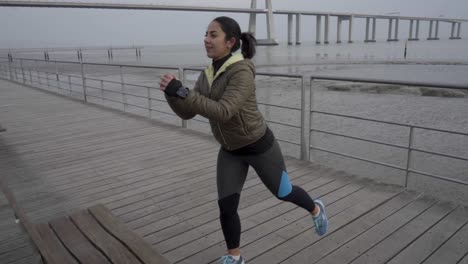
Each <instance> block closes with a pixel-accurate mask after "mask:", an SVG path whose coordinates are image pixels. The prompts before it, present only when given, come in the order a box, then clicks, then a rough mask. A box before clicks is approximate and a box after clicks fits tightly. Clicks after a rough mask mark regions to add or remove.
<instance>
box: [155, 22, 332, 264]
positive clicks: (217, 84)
mask: <svg viewBox="0 0 468 264" xmlns="http://www.w3.org/2000/svg"><path fill="white" fill-rule="evenodd" d="M241 42H242V46H241ZM255 44H256V40H255V38H254V37H253V36H252V35H251V34H250V33H241V29H240V27H239V24H238V23H237V22H236V21H235V20H233V19H232V18H229V17H218V18H215V19H214V20H213V21H212V22H211V23H210V24H209V25H208V30H207V32H206V35H205V49H206V54H207V56H208V57H209V58H211V59H213V63H212V64H211V65H210V67H208V68H207V69H206V70H205V71H204V72H202V73H201V74H200V76H199V78H198V80H197V82H196V83H195V87H194V89H193V90H189V89H188V88H186V87H184V86H183V85H182V83H181V82H180V81H178V80H176V79H175V76H173V75H170V74H166V75H164V76H163V77H161V82H160V89H161V90H162V91H164V92H165V94H166V98H167V101H168V103H169V105H170V107H171V108H172V110H173V111H174V112H175V113H176V114H177V115H178V116H179V117H181V118H183V119H191V118H193V117H194V116H195V115H197V114H198V115H201V116H204V117H206V118H208V119H209V121H210V126H211V130H212V132H213V135H214V137H215V138H216V140H217V141H218V142H219V143H220V144H221V148H220V150H219V154H218V163H217V187H218V197H219V198H218V205H219V209H220V221H221V228H222V230H223V234H224V238H225V240H226V245H227V251H228V254H227V255H225V256H223V257H222V258H221V263H225V264H228V263H229V264H230V263H234V264H237V263H238V264H240V263H245V261H244V259H243V257H241V254H240V248H239V246H240V245H239V243H240V234H241V224H240V219H239V215H238V214H237V207H238V205H239V198H240V192H241V190H242V186H243V184H244V182H245V179H246V176H247V170H248V167H249V166H252V167H253V168H254V169H255V171H256V172H257V174H258V176H259V177H260V179H261V180H262V182H263V183H264V184H265V185H266V187H267V188H268V189H269V190H270V191H271V192H272V193H273V194H274V195H275V196H276V197H277V198H279V199H281V200H283V201H288V202H292V203H294V204H296V205H297V206H300V207H302V208H304V209H306V210H308V211H309V212H310V213H311V214H312V217H313V220H314V223H315V230H316V232H317V233H318V234H319V235H324V234H325V233H326V232H327V228H328V219H327V216H326V214H325V208H324V205H323V202H322V201H320V200H315V202H314V201H313V200H312V199H311V197H310V196H309V195H308V194H307V193H306V192H305V191H304V190H303V189H302V188H300V187H298V186H294V185H291V183H290V181H289V177H288V174H287V172H286V166H285V164H284V160H283V156H282V154H281V150H280V147H279V145H278V142H277V141H276V139H275V137H274V135H273V133H272V132H271V130H270V129H269V128H268V127H267V125H266V123H265V120H264V118H263V116H262V114H261V113H260V112H259V111H258V109H257V102H256V95H255V80H254V78H255V66H254V65H253V63H252V62H251V60H250V59H251V58H252V57H253V56H254V55H255ZM240 47H241V53H237V54H233V53H234V52H236V51H237V50H238V49H239V48H240Z"/></svg>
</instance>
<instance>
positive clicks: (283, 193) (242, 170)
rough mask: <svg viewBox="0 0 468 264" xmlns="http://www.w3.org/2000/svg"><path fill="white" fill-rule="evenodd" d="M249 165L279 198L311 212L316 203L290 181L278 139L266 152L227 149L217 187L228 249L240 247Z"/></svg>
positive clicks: (219, 167) (222, 155) (222, 153)
mask: <svg viewBox="0 0 468 264" xmlns="http://www.w3.org/2000/svg"><path fill="white" fill-rule="evenodd" d="M249 166H252V168H254V169H255V171H256V172H257V174H258V176H259V177H260V179H261V180H262V182H263V184H265V186H266V187H267V188H268V189H269V190H270V191H271V192H272V193H273V194H274V195H275V196H276V197H277V198H278V199H281V200H283V201H287V202H291V203H294V204H296V205H297V206H299V207H302V208H304V209H306V210H307V211H309V212H311V211H313V210H314V207H315V203H314V201H313V200H312V198H311V197H310V196H309V194H307V192H306V191H304V190H303V189H302V188H300V187H298V186H294V185H292V184H291V182H290V181H289V176H288V174H287V172H286V166H285V164H284V160H283V155H282V154H281V149H280V147H279V145H278V142H277V141H276V140H275V142H274V143H273V146H272V147H271V148H270V149H269V150H267V151H266V152H264V153H261V154H255V155H235V154H232V153H229V152H227V151H225V150H223V149H221V150H220V151H219V154H218V164H217V186H218V205H219V209H220V221H221V228H222V230H223V234H224V238H225V240H226V245H227V248H228V249H234V248H238V247H239V243H240V233H241V224H240V219H239V215H238V213H237V208H238V206H239V199H240V193H241V190H242V187H243V185H244V182H245V179H246V177H247V171H248V168H249Z"/></svg>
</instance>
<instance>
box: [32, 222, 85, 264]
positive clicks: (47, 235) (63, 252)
mask: <svg viewBox="0 0 468 264" xmlns="http://www.w3.org/2000/svg"><path fill="white" fill-rule="evenodd" d="M35 227H36V230H37V232H38V233H39V236H40V238H41V242H40V243H41V244H39V245H37V244H36V245H37V246H38V248H39V249H40V251H41V254H42V256H43V257H44V259H45V260H46V262H47V263H57V264H58V263H70V264H73V263H78V262H77V261H76V259H75V258H74V257H73V256H72V255H70V252H68V250H67V249H66V248H65V247H64V246H63V244H62V243H61V242H60V240H59V239H58V238H57V236H55V234H54V231H52V229H50V227H49V225H47V224H38V225H36V226H35ZM42 247H44V248H46V250H47V253H48V254H47V255H45V254H44V251H43V250H41V248H42Z"/></svg>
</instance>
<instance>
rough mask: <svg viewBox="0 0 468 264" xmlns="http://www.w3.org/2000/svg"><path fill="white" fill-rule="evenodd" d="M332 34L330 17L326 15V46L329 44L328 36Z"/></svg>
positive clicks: (324, 41)
mask: <svg viewBox="0 0 468 264" xmlns="http://www.w3.org/2000/svg"><path fill="white" fill-rule="evenodd" d="M329 34H330V15H325V36H324V39H323V43H324V44H328V43H330V42H328V35H329Z"/></svg>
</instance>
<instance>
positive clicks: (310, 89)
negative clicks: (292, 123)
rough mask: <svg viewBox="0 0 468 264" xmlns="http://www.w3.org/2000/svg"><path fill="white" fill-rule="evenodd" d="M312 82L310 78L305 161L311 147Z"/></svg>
mask: <svg viewBox="0 0 468 264" xmlns="http://www.w3.org/2000/svg"><path fill="white" fill-rule="evenodd" d="M313 82H314V79H313V78H310V86H309V93H310V96H309V110H308V112H309V115H308V119H309V126H308V131H307V135H308V141H307V160H308V161H310V146H311V145H312V133H311V131H312V116H313V113H312V109H313V102H314V91H313V87H312V83H313Z"/></svg>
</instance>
